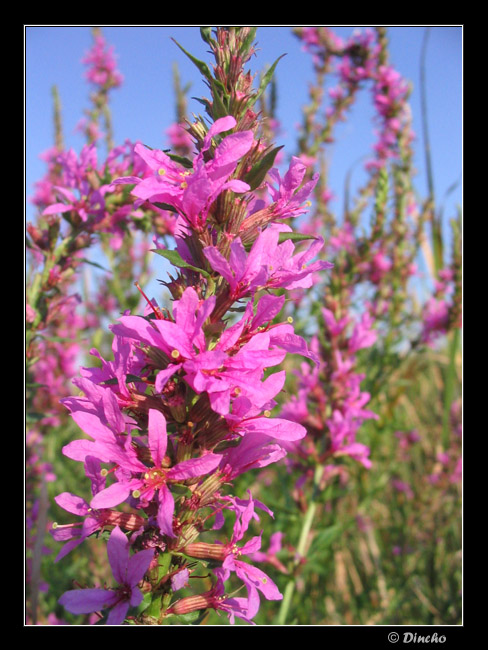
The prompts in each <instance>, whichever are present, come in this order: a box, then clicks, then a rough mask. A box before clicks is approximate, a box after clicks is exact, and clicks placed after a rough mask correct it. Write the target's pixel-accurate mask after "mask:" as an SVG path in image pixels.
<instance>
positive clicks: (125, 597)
mask: <svg viewBox="0 0 488 650" xmlns="http://www.w3.org/2000/svg"><path fill="white" fill-rule="evenodd" d="M107 555H108V560H109V563H110V567H111V569H112V573H113V576H114V578H115V580H116V581H117V582H118V584H119V586H118V587H116V588H113V589H97V588H94V589H74V590H72V591H66V592H65V593H64V594H63V595H62V596H61V598H60V599H59V603H60V604H61V605H63V607H65V608H66V609H67V610H68V611H69V612H71V613H72V614H90V613H92V612H98V611H100V610H103V609H110V612H109V615H108V618H107V625H121V624H122V623H123V622H124V619H125V617H126V615H127V612H128V610H129V607H137V605H139V604H140V603H141V602H142V593H141V591H140V589H139V588H138V586H137V585H138V583H139V582H140V581H141V580H142V579H143V577H144V574H145V573H146V571H147V570H148V568H149V565H150V563H151V560H152V559H153V557H154V551H153V550H152V549H149V550H145V551H140V552H139V553H135V554H134V555H132V556H130V554H129V540H128V539H127V537H126V536H125V535H124V533H123V532H122V531H121V530H120V528H119V527H118V526H116V527H115V528H114V529H113V531H112V533H111V534H110V538H109V540H108V542H107Z"/></svg>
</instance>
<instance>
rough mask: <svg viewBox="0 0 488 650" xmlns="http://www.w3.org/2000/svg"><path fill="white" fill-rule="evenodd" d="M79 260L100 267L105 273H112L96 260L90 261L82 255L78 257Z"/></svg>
mask: <svg viewBox="0 0 488 650" xmlns="http://www.w3.org/2000/svg"><path fill="white" fill-rule="evenodd" d="M80 262H84V263H85V264H91V266H96V267H97V269H102V271H105V272H106V273H112V271H111V270H110V269H106V268H105V267H104V266H102V265H101V264H98V262H92V261H91V260H88V259H87V258H86V257H82V258H81V259H80Z"/></svg>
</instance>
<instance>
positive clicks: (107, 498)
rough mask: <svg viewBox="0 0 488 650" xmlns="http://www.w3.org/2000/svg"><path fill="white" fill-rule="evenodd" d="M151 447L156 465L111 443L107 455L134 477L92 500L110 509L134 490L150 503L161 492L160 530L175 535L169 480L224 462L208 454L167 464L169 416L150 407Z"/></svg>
mask: <svg viewBox="0 0 488 650" xmlns="http://www.w3.org/2000/svg"><path fill="white" fill-rule="evenodd" d="M148 429H149V433H148V446H149V450H150V452H151V458H152V461H153V466H152V467H148V466H147V465H145V464H144V463H142V462H141V461H140V460H139V459H138V458H137V457H135V456H134V455H133V454H132V453H129V452H130V450H127V449H126V450H120V451H119V450H117V451H116V450H115V448H114V447H113V446H110V447H109V448H108V450H107V455H108V456H110V460H111V461H112V462H115V463H117V465H118V466H119V467H120V468H121V469H122V470H126V471H127V472H128V473H129V475H131V476H134V477H133V478H132V477H130V478H125V477H124V478H122V477H121V479H120V480H119V481H117V482H116V483H113V484H112V485H110V486H109V487H108V488H105V489H104V490H102V491H101V492H98V493H97V494H96V495H95V496H94V497H93V499H92V500H91V502H90V506H91V507H92V508H97V509H98V508H111V507H113V506H116V505H118V504H119V503H122V502H123V501H125V500H126V499H127V498H128V497H129V496H130V493H131V492H132V496H133V497H134V498H141V500H142V501H144V502H150V501H152V500H153V499H154V497H155V495H156V493H157V494H158V500H159V506H158V512H157V517H156V519H157V523H158V526H159V529H160V530H161V533H162V534H163V535H167V536H168V537H175V534H174V532H173V513H174V508H175V504H174V498H173V495H172V494H171V491H170V489H169V488H168V483H171V482H174V483H177V482H179V481H184V480H185V479H189V478H195V477H198V476H203V475H205V474H208V473H209V472H211V471H213V470H214V469H215V468H216V467H217V466H218V464H219V463H220V461H221V458H222V456H221V455H219V454H212V453H208V454H206V455H204V456H201V457H199V458H190V459H188V460H184V461H182V462H180V463H178V464H176V465H174V466H173V467H171V468H167V467H166V466H165V463H164V461H165V455H166V448H167V445H168V435H167V433H166V419H165V417H164V415H163V414H162V413H161V412H160V411H156V410H154V409H150V410H149V424H148Z"/></svg>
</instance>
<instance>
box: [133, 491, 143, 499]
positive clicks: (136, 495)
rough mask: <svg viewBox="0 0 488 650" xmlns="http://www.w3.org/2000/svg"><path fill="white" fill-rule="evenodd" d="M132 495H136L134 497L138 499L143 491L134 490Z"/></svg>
mask: <svg viewBox="0 0 488 650" xmlns="http://www.w3.org/2000/svg"><path fill="white" fill-rule="evenodd" d="M132 496H133V497H134V499H138V498H139V497H140V496H141V491H140V490H134V491H133V492H132Z"/></svg>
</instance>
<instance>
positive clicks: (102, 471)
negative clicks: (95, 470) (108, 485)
mask: <svg viewBox="0 0 488 650" xmlns="http://www.w3.org/2000/svg"><path fill="white" fill-rule="evenodd" d="M107 474H108V469H105V468H104V469H102V470H100V476H107Z"/></svg>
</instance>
